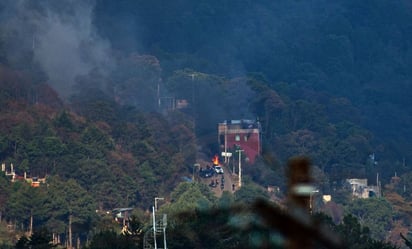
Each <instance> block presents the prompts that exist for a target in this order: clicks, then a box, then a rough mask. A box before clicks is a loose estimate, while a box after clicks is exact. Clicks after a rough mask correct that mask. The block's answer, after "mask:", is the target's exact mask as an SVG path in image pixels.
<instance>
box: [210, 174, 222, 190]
mask: <svg viewBox="0 0 412 249" xmlns="http://www.w3.org/2000/svg"><path fill="white" fill-rule="evenodd" d="M209 186H210V187H212V188H216V187H217V186H219V181H218V180H217V178H216V179H214V180H213V179H212V180H211V182H210V184H209ZM224 188H225V176H224V175H222V177H221V179H220V189H221V190H223V189H224Z"/></svg>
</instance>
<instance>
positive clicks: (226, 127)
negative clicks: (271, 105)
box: [218, 119, 261, 163]
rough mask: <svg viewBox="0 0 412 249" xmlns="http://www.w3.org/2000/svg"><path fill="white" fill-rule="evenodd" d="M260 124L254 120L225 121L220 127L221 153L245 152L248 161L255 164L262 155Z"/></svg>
mask: <svg viewBox="0 0 412 249" xmlns="http://www.w3.org/2000/svg"><path fill="white" fill-rule="evenodd" d="M260 130H261V128H260V123H259V122H258V121H254V120H245V119H242V120H225V121H224V122H222V123H219V125H218V141H219V146H220V151H221V152H225V153H226V152H228V151H235V150H236V149H237V148H239V149H241V150H243V153H244V155H245V156H246V161H247V162H249V163H254V162H255V159H256V157H257V156H258V155H260V153H261V138H260Z"/></svg>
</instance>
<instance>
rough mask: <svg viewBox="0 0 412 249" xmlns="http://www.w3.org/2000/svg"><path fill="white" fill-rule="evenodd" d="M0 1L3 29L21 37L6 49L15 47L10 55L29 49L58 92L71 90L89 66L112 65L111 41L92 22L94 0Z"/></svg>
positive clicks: (104, 68)
mask: <svg viewBox="0 0 412 249" xmlns="http://www.w3.org/2000/svg"><path fill="white" fill-rule="evenodd" d="M1 5H2V6H1V7H2V10H0V11H2V12H3V13H1V15H2V17H3V19H5V20H6V21H7V22H8V23H7V25H6V26H5V27H6V29H7V30H6V32H8V33H10V34H13V33H14V34H17V35H14V36H13V37H14V38H16V36H17V37H18V38H20V39H23V41H24V42H22V43H21V44H20V45H19V46H16V45H15V46H12V45H9V47H8V50H10V49H12V50H14V51H9V52H8V53H9V57H13V56H14V57H15V56H17V55H18V51H17V50H21V49H26V50H30V49H31V50H32V59H33V62H34V63H37V64H38V65H40V67H41V68H42V70H43V71H44V72H45V73H46V75H47V77H48V83H49V84H50V85H51V86H52V87H54V88H55V89H56V90H57V91H58V92H59V94H60V95H61V96H63V97H67V96H68V95H69V94H70V92H71V91H72V88H73V86H74V84H75V82H76V77H78V76H80V75H85V74H87V73H88V72H90V71H91V70H98V71H99V72H100V73H103V74H104V73H105V72H107V71H109V70H110V69H111V68H112V66H113V63H112V60H111V56H110V44H109V42H107V41H106V40H103V39H102V38H101V37H99V35H98V34H97V33H96V30H95V28H94V26H93V8H94V5H95V2H94V1H92V0H59V1H53V0H42V1H32V0H6V1H5V2H3V4H1ZM11 13H13V14H12V15H13V17H10V15H11ZM10 59H13V58H10Z"/></svg>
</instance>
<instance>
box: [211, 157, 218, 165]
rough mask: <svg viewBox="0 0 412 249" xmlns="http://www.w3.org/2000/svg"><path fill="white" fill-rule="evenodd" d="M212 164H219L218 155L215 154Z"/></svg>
mask: <svg viewBox="0 0 412 249" xmlns="http://www.w3.org/2000/svg"><path fill="white" fill-rule="evenodd" d="M212 162H213V165H219V157H218V156H217V155H215V156H214V157H213V159H212Z"/></svg>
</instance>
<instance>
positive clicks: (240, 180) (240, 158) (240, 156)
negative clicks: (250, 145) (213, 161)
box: [236, 149, 243, 188]
mask: <svg viewBox="0 0 412 249" xmlns="http://www.w3.org/2000/svg"><path fill="white" fill-rule="evenodd" d="M236 152H238V153H239V188H240V187H242V152H243V150H241V149H239V150H236Z"/></svg>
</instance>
